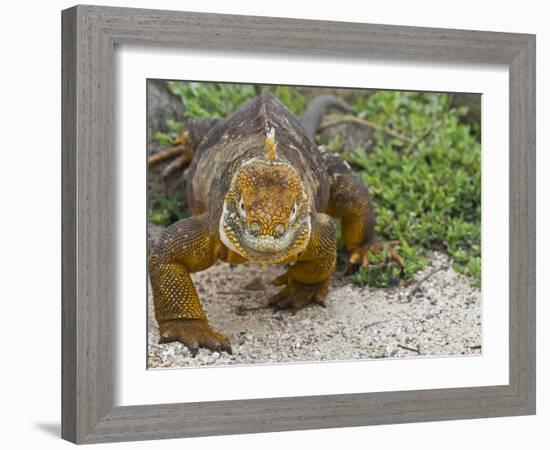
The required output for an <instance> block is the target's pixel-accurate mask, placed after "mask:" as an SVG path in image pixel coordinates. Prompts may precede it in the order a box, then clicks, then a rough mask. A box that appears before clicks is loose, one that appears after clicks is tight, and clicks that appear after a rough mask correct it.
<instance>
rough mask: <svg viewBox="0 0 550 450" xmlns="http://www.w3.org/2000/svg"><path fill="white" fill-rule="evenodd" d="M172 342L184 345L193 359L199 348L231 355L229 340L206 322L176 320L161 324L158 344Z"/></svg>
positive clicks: (199, 320)
mask: <svg viewBox="0 0 550 450" xmlns="http://www.w3.org/2000/svg"><path fill="white" fill-rule="evenodd" d="M173 341H179V342H181V343H182V344H184V345H186V346H187V348H189V351H190V352H191V355H192V356H193V357H195V356H196V354H197V353H198V351H199V348H200V347H203V348H207V349H209V350H212V351H213V352H222V351H225V352H227V353H229V354H230V355H231V354H233V352H232V350H231V344H230V342H229V339H227V338H226V337H225V336H224V335H223V334H221V333H218V332H216V331H214V330H213V329H212V328H211V327H210V325H208V322H207V321H206V320H201V319H178V320H169V321H167V322H164V323H162V324H161V325H160V341H159V343H161V344H164V343H167V342H173Z"/></svg>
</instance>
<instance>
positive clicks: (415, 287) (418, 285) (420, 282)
mask: <svg viewBox="0 0 550 450" xmlns="http://www.w3.org/2000/svg"><path fill="white" fill-rule="evenodd" d="M448 268H449V266H447V265H445V266H441V267H438V268H437V269H434V270H432V271H431V272H430V273H428V275H426V276H425V277H422V278H421V279H420V280H418V281H417V282H416V284H415V285H414V286H413V287H412V289H411V290H410V291H409V293H408V295H407V299H408V301H407V302H406V303H410V302H411V301H412V299H413V295H414V294H416V292H417V291H418V289H420V285H421V284H422V283H424V282H425V281H426V280H427V279H428V278H430V277H431V276H433V275H435V274H436V273H437V272H439V271H441V270H447V269H448Z"/></svg>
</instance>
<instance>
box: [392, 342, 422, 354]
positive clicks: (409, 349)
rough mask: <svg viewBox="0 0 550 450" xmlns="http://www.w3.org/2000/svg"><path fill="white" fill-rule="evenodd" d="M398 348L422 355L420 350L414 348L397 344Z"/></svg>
mask: <svg viewBox="0 0 550 450" xmlns="http://www.w3.org/2000/svg"><path fill="white" fill-rule="evenodd" d="M397 346H398V347H401V348H402V349H405V350H408V351H410V352H414V353H418V354H419V355H420V349H418V348H414V347H407V346H406V345H403V344H397Z"/></svg>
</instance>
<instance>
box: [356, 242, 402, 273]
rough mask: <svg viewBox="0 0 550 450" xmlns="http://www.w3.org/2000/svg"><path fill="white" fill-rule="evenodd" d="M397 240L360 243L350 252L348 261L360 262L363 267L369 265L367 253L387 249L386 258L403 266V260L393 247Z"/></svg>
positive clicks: (375, 252)
mask: <svg viewBox="0 0 550 450" xmlns="http://www.w3.org/2000/svg"><path fill="white" fill-rule="evenodd" d="M398 244H399V241H387V242H384V241H374V242H371V243H369V244H365V245H361V246H359V247H357V248H355V249H353V250H352V251H351V252H350V255H349V262H350V263H351V264H361V265H362V266H363V267H364V268H365V269H366V268H367V267H368V266H369V253H373V254H377V253H381V252H383V251H387V255H388V258H389V259H390V260H392V261H394V262H395V263H396V264H397V265H398V266H399V267H401V268H404V267H405V261H404V260H403V258H402V257H401V256H399V254H398V253H397V252H396V251H395V250H394V249H393V247H395V246H396V245H398Z"/></svg>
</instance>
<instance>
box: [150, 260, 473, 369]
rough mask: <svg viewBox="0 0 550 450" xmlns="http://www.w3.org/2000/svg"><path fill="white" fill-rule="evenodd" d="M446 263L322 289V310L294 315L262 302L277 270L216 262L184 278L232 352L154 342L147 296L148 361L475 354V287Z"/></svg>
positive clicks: (181, 363) (186, 363) (185, 363)
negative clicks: (395, 277) (394, 279)
mask: <svg viewBox="0 0 550 450" xmlns="http://www.w3.org/2000/svg"><path fill="white" fill-rule="evenodd" d="M448 263H449V261H448V257H447V256H446V255H444V254H441V253H433V254H432V255H431V263H430V265H429V266H428V267H427V268H426V269H425V270H424V271H422V272H419V273H418V274H417V275H416V277H415V279H414V280H413V281H412V283H411V284H410V285H409V286H407V287H396V288H391V289H380V288H370V287H357V286H354V285H351V284H344V285H341V286H339V287H334V288H333V289H332V290H331V291H330V293H329V295H328V297H327V301H326V308H322V307H320V306H317V305H314V306H310V307H307V308H305V309H302V310H300V311H298V312H297V313H296V314H295V315H292V314H291V313H289V312H285V311H281V312H277V313H273V311H272V310H271V309H267V308H265V305H266V304H267V300H268V298H269V297H270V296H272V295H274V294H275V293H276V292H278V290H279V289H280V288H278V287H274V286H271V285H270V284H269V281H270V280H271V279H273V278H274V277H275V276H277V275H278V274H279V273H281V272H282V270H283V269H282V268H278V267H276V268H272V267H270V268H269V272H266V273H262V271H261V270H260V268H258V267H256V266H253V265H249V264H244V265H238V266H231V265H228V264H224V263H218V264H216V265H215V266H214V267H212V268H210V269H208V270H206V271H204V272H200V273H197V274H193V275H192V278H193V281H194V283H195V286H196V288H197V291H198V293H199V296H200V298H201V299H202V302H203V306H204V308H205V310H206V312H207V314H208V318H209V321H210V323H211V325H212V326H213V327H214V328H215V329H216V330H218V331H220V332H221V333H223V334H225V335H226V336H227V337H229V339H230V340H231V343H232V347H233V355H228V354H226V353H221V354H220V353H217V352H215V353H212V352H211V351H209V350H205V349H201V350H200V351H199V353H198V354H197V356H196V357H195V358H192V357H191V354H190V353H189V351H188V350H187V348H186V347H185V346H184V345H183V344H181V343H179V342H174V343H170V344H158V339H159V331H158V324H157V322H156V320H155V318H154V309H153V301H152V297H151V295H149V299H148V301H149V309H148V311H149V316H148V323H149V346H148V349H149V350H148V364H149V367H150V368H161V367H190V366H193V367H196V366H210V365H232V364H233V365H234V364H239V365H242V364H273V363H288V362H304V361H331V360H339V361H342V360H357V359H368V358H406V357H418V356H422V357H425V356H457V355H472V354H480V353H481V291H480V289H478V288H476V287H474V286H473V285H472V284H471V282H470V281H469V279H468V278H466V277H465V276H463V275H461V274H459V273H457V272H455V271H454V270H453V269H452V268H449V267H448ZM437 269H439V270H437ZM428 275H429V276H428ZM426 277H427V278H426ZM258 278H259V279H260V280H261V283H260V284H261V285H260V286H258V284H259V283H258V280H257V279H258ZM421 280H422V281H421ZM251 281H254V283H253V284H252V286H250V283H251ZM419 281H421V283H419V284H417V285H415V283H418V282H419ZM336 284H337V283H336ZM251 287H253V288H255V290H252V289H250V288H251ZM262 287H263V288H262ZM415 287H416V289H415ZM258 288H260V289H258ZM413 289H415V293H414V295H412V296H410V295H409V293H410V292H411V291H412V290H413Z"/></svg>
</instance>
